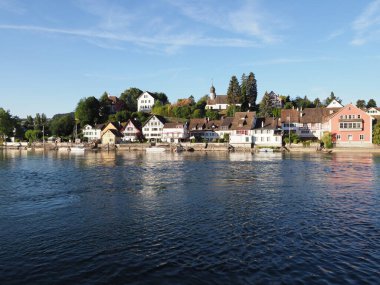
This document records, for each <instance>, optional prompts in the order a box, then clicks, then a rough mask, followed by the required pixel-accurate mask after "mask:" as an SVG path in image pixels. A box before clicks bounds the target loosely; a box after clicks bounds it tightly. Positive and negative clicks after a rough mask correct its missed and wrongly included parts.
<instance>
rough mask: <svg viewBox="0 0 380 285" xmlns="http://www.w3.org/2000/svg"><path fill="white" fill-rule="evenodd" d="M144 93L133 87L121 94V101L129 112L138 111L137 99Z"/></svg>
mask: <svg viewBox="0 0 380 285" xmlns="http://www.w3.org/2000/svg"><path fill="white" fill-rule="evenodd" d="M142 93H144V92H143V91H142V90H140V89H138V88H135V87H131V88H129V89H127V90H125V91H124V92H123V93H121V94H120V97H119V99H120V100H122V101H124V102H125V104H126V108H127V110H128V111H129V112H136V111H137V98H139V96H140V95H141V94H142Z"/></svg>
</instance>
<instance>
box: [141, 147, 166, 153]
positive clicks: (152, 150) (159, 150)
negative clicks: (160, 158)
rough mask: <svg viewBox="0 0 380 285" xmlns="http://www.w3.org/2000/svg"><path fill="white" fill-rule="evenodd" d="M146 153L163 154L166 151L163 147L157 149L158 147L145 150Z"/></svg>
mask: <svg viewBox="0 0 380 285" xmlns="http://www.w3.org/2000/svg"><path fill="white" fill-rule="evenodd" d="M145 150H146V152H164V151H166V148H164V147H158V146H152V147H148V148H146V149H145Z"/></svg>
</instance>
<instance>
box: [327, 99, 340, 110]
mask: <svg viewBox="0 0 380 285" xmlns="http://www.w3.org/2000/svg"><path fill="white" fill-rule="evenodd" d="M326 108H343V105H342V104H340V103H339V102H338V101H337V100H335V99H333V100H332V101H331V102H330V104H328V105H327V107H326Z"/></svg>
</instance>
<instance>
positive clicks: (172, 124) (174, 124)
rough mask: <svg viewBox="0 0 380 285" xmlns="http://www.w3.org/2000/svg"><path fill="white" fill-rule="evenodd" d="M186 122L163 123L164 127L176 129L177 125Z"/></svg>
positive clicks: (182, 124)
mask: <svg viewBox="0 0 380 285" xmlns="http://www.w3.org/2000/svg"><path fill="white" fill-rule="evenodd" d="M184 125H186V123H181V122H176V123H165V125H164V129H176V128H177V127H183V126H184Z"/></svg>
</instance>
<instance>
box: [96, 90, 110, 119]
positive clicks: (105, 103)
mask: <svg viewBox="0 0 380 285" xmlns="http://www.w3.org/2000/svg"><path fill="white" fill-rule="evenodd" d="M110 111H111V103H110V100H109V99H108V93H107V92H104V93H103V95H102V96H100V98H99V115H100V116H101V117H102V118H108V116H109V114H110Z"/></svg>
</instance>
